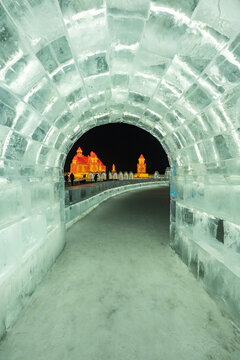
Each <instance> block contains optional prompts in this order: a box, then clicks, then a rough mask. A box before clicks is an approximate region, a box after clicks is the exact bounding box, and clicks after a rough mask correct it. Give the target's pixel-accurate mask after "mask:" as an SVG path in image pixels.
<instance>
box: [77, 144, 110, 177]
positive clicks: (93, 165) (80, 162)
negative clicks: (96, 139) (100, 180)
mask: <svg viewBox="0 0 240 360" xmlns="http://www.w3.org/2000/svg"><path fill="white" fill-rule="evenodd" d="M70 172H71V173H73V174H74V176H75V178H76V179H79V178H82V177H83V176H84V175H86V177H87V178H88V175H89V173H90V172H91V173H93V174H95V173H100V174H101V173H102V172H106V166H105V165H104V164H103V163H102V161H101V160H100V159H99V158H98V157H97V155H96V154H95V152H93V151H91V152H90V155H88V156H84V155H83V152H82V149H81V148H80V147H79V148H78V149H77V153H76V155H75V156H74V157H73V159H72V162H71V165H70Z"/></svg>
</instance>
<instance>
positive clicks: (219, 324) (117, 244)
mask: <svg viewBox="0 0 240 360" xmlns="http://www.w3.org/2000/svg"><path fill="white" fill-rule="evenodd" d="M168 192H169V189H168V188H166V187H165V188H159V189H150V190H139V191H134V192H130V193H126V194H121V195H119V196H117V197H115V198H111V199H109V200H108V201H106V202H105V203H103V204H101V205H100V206H99V207H97V208H96V209H95V210H93V211H92V212H91V213H90V214H89V215H87V216H86V217H85V218H83V219H82V220H81V221H79V222H78V223H76V224H75V225H74V226H73V227H72V228H71V229H70V230H69V231H68V233H67V238H68V241H67V245H66V247H65V249H64V251H63V253H62V254H61V256H60V257H59V258H58V260H57V262H56V264H55V265H54V266H53V268H52V269H51V270H50V271H49V273H48V275H47V276H46V277H45V279H44V280H43V282H42V283H41V284H40V286H39V287H38V289H37V290H36V292H35V293H34V294H33V296H32V297H31V300H30V303H29V305H28V307H27V308H26V310H25V311H24V312H23V313H22V315H21V317H20V318H19V320H18V322H17V324H16V325H15V326H14V328H13V329H12V330H11V331H10V332H9V333H8V335H7V337H6V339H5V340H4V341H3V342H2V343H1V345H0V359H1V360H40V359H41V360H43V359H44V360H65V359H66V360H79V359H80V360H175V359H178V360H181V359H182V360H203V359H209V360H210V359H215V360H234V359H236V360H239V358H240V336H239V333H238V331H237V329H236V328H235V327H234V326H233V325H232V324H231V322H230V321H229V320H228V319H227V318H226V317H223V316H222V315H221V313H220V311H219V309H218V308H217V306H216V305H215V303H214V301H213V300H212V299H211V298H210V297H209V296H208V295H207V294H206V292H205V291H204V289H203V288H202V287H201V284H200V283H199V282H198V281H197V280H196V279H195V278H194V277H193V275H192V274H191V273H190V272H189V269H188V268H187V267H186V266H185V265H184V264H183V263H182V261H181V260H180V259H179V258H178V256H177V255H176V254H175V253H174V252H173V250H172V249H171V248H170V247H169V246H168V243H169V234H168V227H169V218H168V213H169V198H168Z"/></svg>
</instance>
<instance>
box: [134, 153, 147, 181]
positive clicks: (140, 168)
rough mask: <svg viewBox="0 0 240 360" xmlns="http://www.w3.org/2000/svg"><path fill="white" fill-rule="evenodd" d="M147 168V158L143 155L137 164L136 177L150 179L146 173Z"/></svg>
mask: <svg viewBox="0 0 240 360" xmlns="http://www.w3.org/2000/svg"><path fill="white" fill-rule="evenodd" d="M146 167H147V164H146V163H145V158H144V157H143V154H141V155H140V157H139V159H138V163H137V173H136V174H135V175H134V177H140V178H146V177H148V174H147V172H146Z"/></svg>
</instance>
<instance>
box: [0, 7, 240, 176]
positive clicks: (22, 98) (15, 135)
mask: <svg viewBox="0 0 240 360" xmlns="http://www.w3.org/2000/svg"><path fill="white" fill-rule="evenodd" d="M239 16H240V1H239V0H211V1H209V0H177V1H176V0H152V1H149V0H105V1H104V0H58V1H57V0H0V154H1V155H0V161H1V159H3V158H5V159H7V160H8V161H10V162H13V163H15V164H16V163H17V162H18V161H20V162H21V163H22V164H24V165H25V166H32V165H34V164H39V165H42V166H53V167H54V166H57V165H58V164H59V165H62V164H63V162H64V159H65V156H66V153H67V152H68V150H69V149H70V147H71V146H72V144H73V143H74V142H75V141H76V140H77V138H79V137H80V136H81V135H82V134H83V133H84V132H86V131H87V130H89V129H90V128H92V127H94V126H96V125H101V124H105V123H109V122H116V121H124V122H127V123H130V124H134V125H137V126H140V127H142V128H143V129H145V130H147V131H149V132H150V133H152V134H153V135H154V136H155V137H157V138H158V139H159V140H160V141H161V143H162V145H163V146H164V148H165V150H166V152H167V154H168V156H169V159H170V161H175V160H176V162H177V164H178V165H183V166H187V167H189V166H193V165H194V164H199V163H200V164H215V165H217V166H218V165H219V164H220V163H221V162H222V161H225V160H229V159H232V158H238V157H239V155H240V131H239V128H240V120H239V114H240V100H239V94H240V86H239V82H240V34H239V32H240V22H239ZM0 169H1V167H0Z"/></svg>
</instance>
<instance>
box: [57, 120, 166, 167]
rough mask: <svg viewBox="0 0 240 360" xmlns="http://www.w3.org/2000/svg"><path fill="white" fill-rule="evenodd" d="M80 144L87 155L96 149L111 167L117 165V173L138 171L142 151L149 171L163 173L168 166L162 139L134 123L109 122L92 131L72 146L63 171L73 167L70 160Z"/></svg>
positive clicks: (103, 160) (98, 154)
mask: <svg viewBox="0 0 240 360" xmlns="http://www.w3.org/2000/svg"><path fill="white" fill-rule="evenodd" d="M79 146H80V147H81V149H82V150H83V155H85V156H87V155H89V154H90V151H94V152H95V153H96V154H97V156H98V157H99V158H100V160H102V162H103V164H104V165H106V166H108V169H109V170H111V168H112V164H115V166H116V171H117V172H119V171H133V172H136V171H137V162H138V158H139V156H140V155H141V154H143V156H144V157H145V159H146V164H147V172H148V173H149V174H153V173H154V171H156V170H158V171H159V173H160V174H163V173H164V172H165V169H166V167H167V166H169V164H168V159H167V155H166V153H165V151H164V150H163V148H162V146H161V144H160V142H159V141H158V140H157V139H156V138H155V137H153V136H152V135H151V134H150V133H148V132H147V131H145V130H142V129H140V128H138V127H136V126H133V125H128V124H122V123H117V124H108V125H101V126H97V127H95V128H93V129H91V130H89V131H88V132H86V133H85V134H84V135H83V136H82V137H81V138H80V139H79V140H78V141H77V142H76V143H75V144H74V145H73V147H72V149H71V150H70V152H69V154H68V156H67V159H66V163H65V168H64V171H67V172H68V171H69V170H70V163H71V161H72V158H73V156H74V155H75V153H76V150H77V149H78V147H79Z"/></svg>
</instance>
